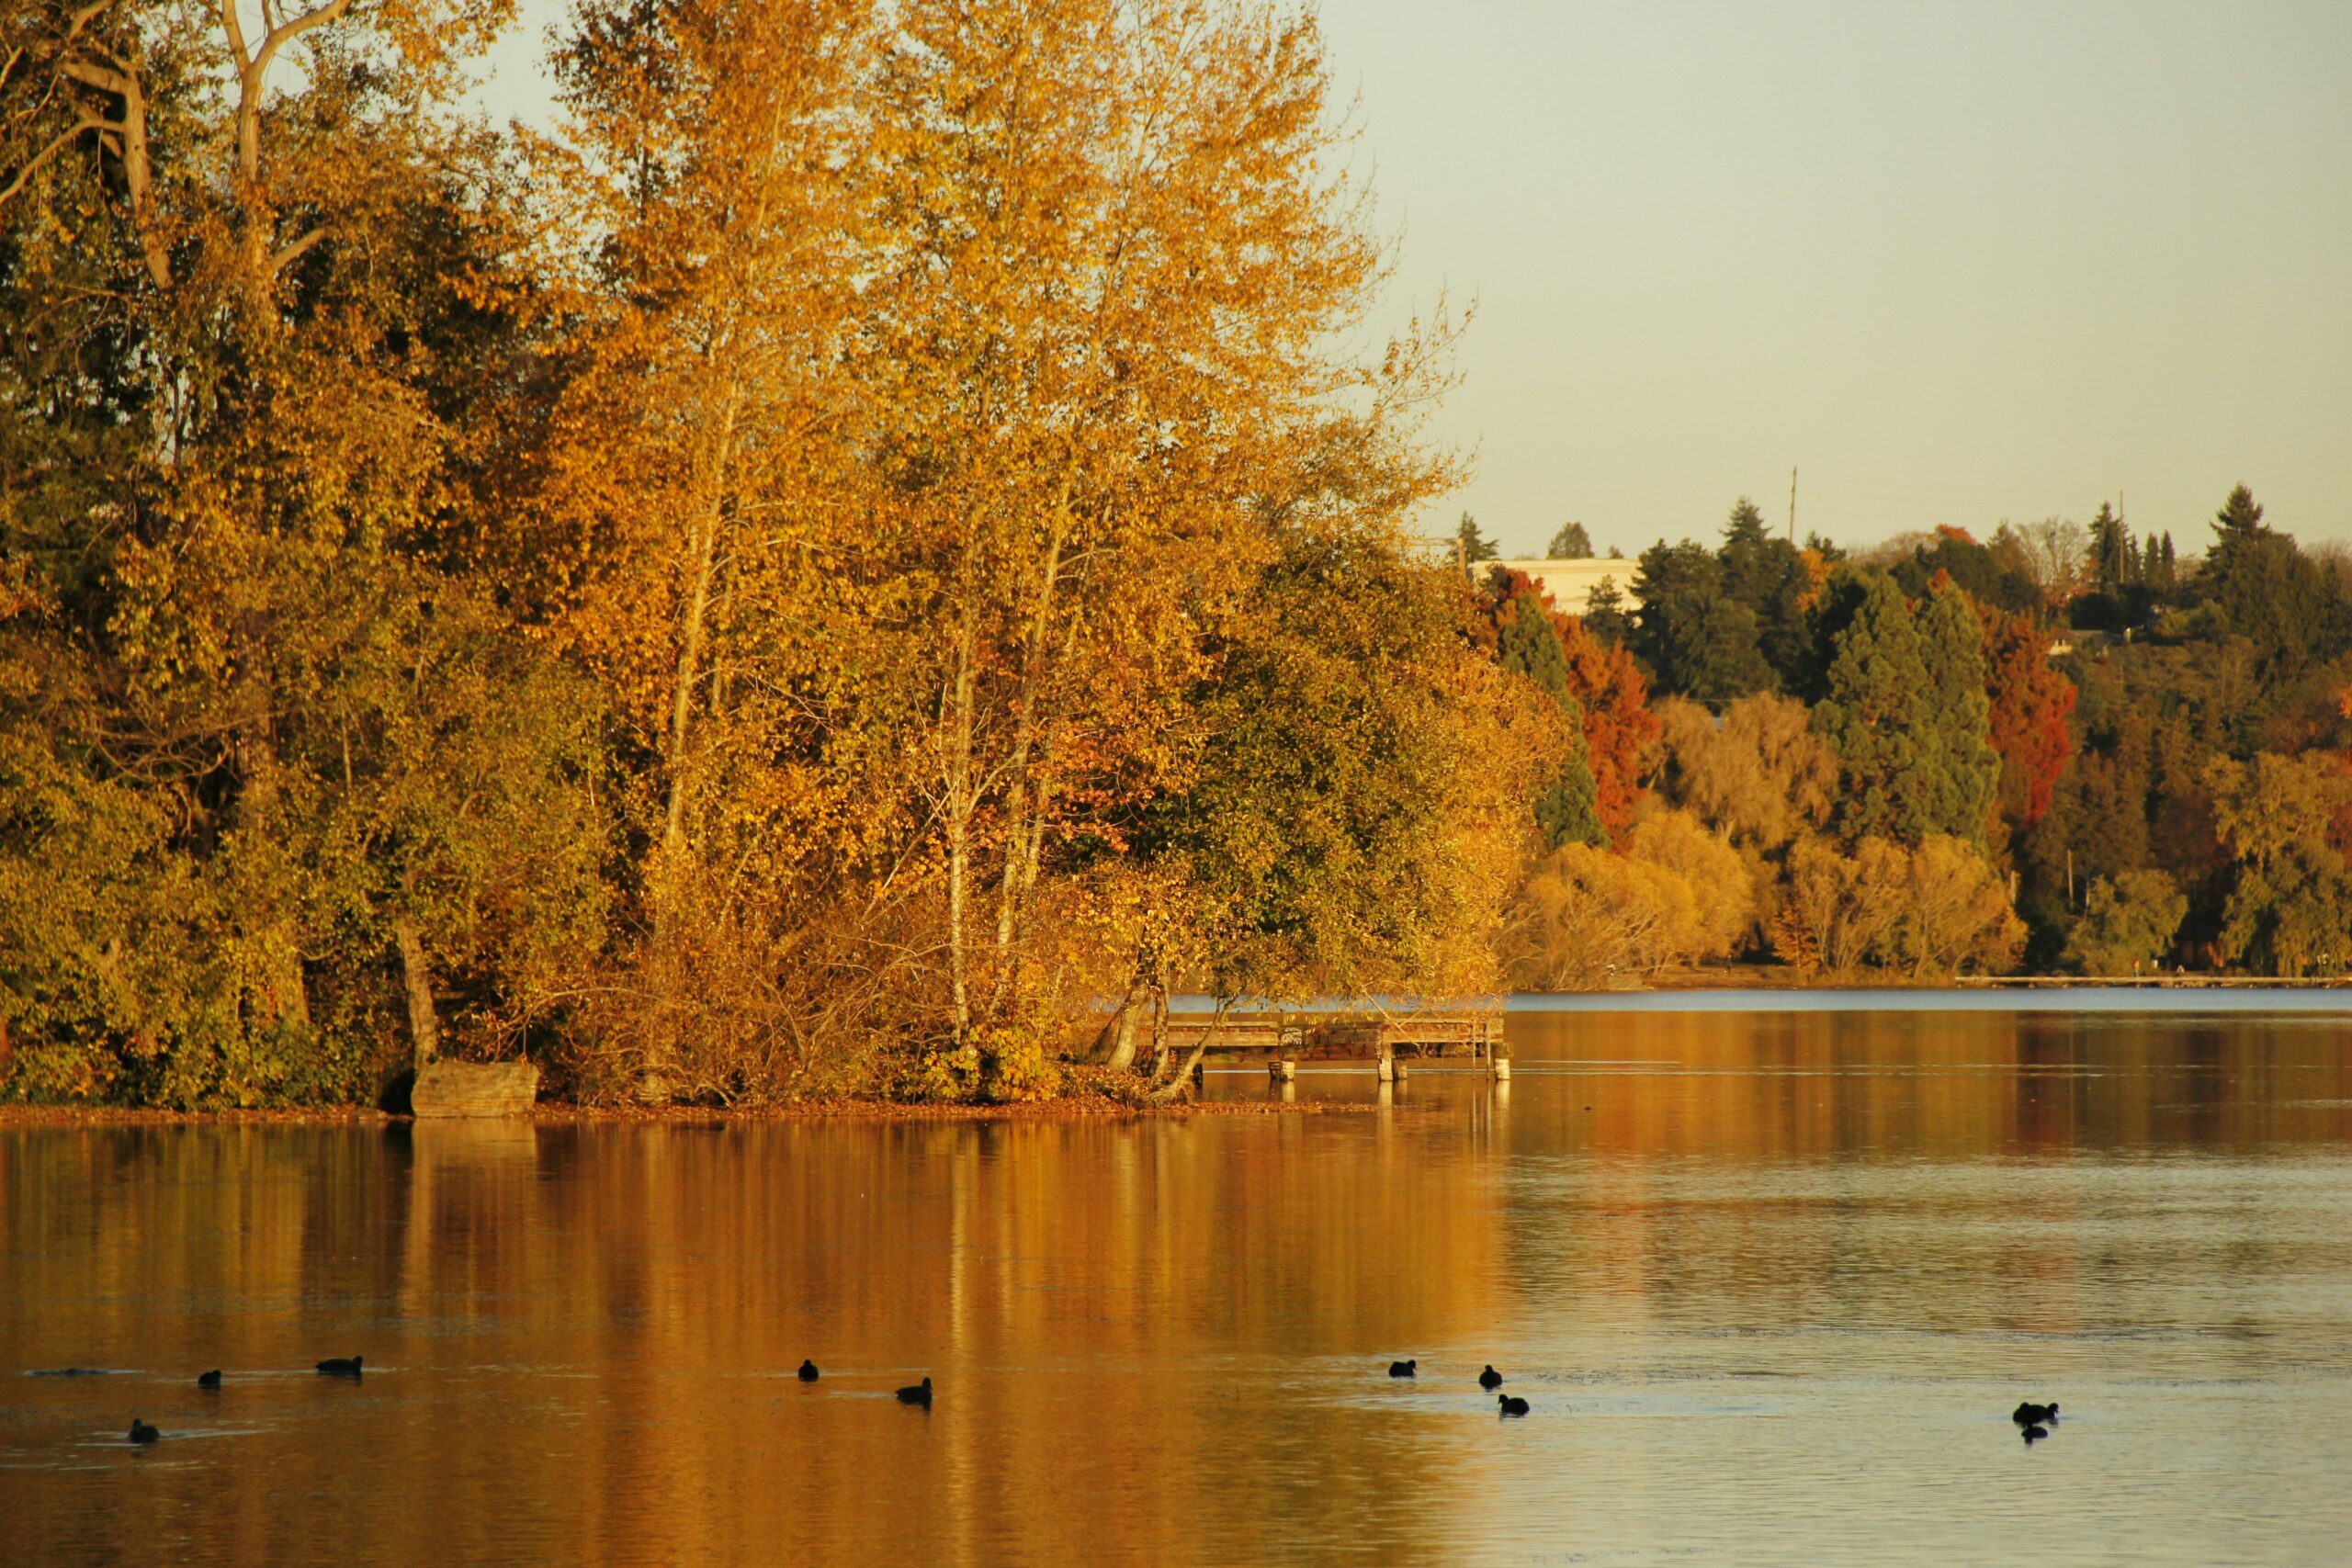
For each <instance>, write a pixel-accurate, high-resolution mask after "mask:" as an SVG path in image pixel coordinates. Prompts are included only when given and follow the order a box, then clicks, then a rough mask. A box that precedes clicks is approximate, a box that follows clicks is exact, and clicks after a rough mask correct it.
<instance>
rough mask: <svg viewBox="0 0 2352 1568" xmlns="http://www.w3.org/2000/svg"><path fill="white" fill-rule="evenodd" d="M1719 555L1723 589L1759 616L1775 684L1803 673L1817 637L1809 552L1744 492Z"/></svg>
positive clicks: (1761, 649)
mask: <svg viewBox="0 0 2352 1568" xmlns="http://www.w3.org/2000/svg"><path fill="white" fill-rule="evenodd" d="M1715 559H1716V562H1717V563H1718V564H1719V565H1720V566H1721V567H1722V569H1723V584H1724V592H1725V593H1727V594H1729V595H1730V596H1731V597H1732V598H1733V599H1734V600H1736V601H1737V602H1738V603H1739V604H1744V605H1746V606H1747V609H1748V611H1749V613H1750V614H1752V615H1755V617H1756V628H1757V638H1756V645H1757V651H1758V653H1760V654H1761V655H1762V656H1763V658H1764V662H1765V663H1766V664H1767V665H1769V666H1770V668H1771V671H1772V674H1773V677H1774V682H1775V686H1776V688H1784V687H1786V686H1787V685H1789V684H1790V683H1791V682H1794V681H1795V680H1797V679H1799V678H1800V677H1801V673H1802V671H1803V669H1804V660H1805V655H1806V652H1807V650H1808V649H1809V648H1810V646H1811V642H1812V637H1811V632H1810V629H1809V628H1808V627H1807V626H1806V625H1805V617H1804V601H1805V597H1806V595H1807V594H1808V593H1809V592H1811V590H1812V587H1813V578H1812V574H1810V573H1809V572H1807V571H1806V570H1805V567H1804V557H1803V556H1802V555H1800V554H1798V552H1797V547H1795V546H1794V545H1792V544H1791V543H1789V542H1788V541H1787V540H1786V539H1781V538H1776V537H1774V536H1772V534H1771V533H1770V531H1769V530H1767V529H1766V527H1765V525H1764V513H1762V512H1761V511H1759V510H1758V508H1757V505H1756V503H1755V502H1752V501H1750V500H1748V499H1747V497H1746V496H1744V495H1743V496H1741V497H1740V498H1739V500H1738V501H1737V502H1735V503H1734V504H1733V506H1732V509H1731V518H1730V521H1729V522H1727V523H1726V524H1725V525H1724V542H1723V547H1721V548H1720V549H1718V550H1717V551H1716V552H1715Z"/></svg>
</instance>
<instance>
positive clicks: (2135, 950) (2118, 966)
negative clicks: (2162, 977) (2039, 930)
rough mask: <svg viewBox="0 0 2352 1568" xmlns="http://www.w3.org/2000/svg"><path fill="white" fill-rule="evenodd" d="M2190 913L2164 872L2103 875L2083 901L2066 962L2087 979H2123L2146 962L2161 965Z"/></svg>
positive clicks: (2092, 885) (2175, 887)
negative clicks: (2087, 977)
mask: <svg viewBox="0 0 2352 1568" xmlns="http://www.w3.org/2000/svg"><path fill="white" fill-rule="evenodd" d="M2187 914H2188V899H2187V898H2186V897H2182V895H2181V892H2180V890H2179V888H2178V887H2177V886H2175V885H2174V883H2173V879H2172V878H2171V877H2169V876H2166V875H2165V874H2164V873H2163V872H2161V871H2154V870H2147V869H2140V870H2133V871H2126V872H2120V873H2118V874H2116V875H2114V876H2112V877H2106V876H2102V877H2100V878H2099V879H2098V881H2096V882H2094V883H2092V884H2091V886H2090V891H2089V893H2088V895H2087V896H2086V897H2085V898H2084V900H2083V914H2082V919H2079V920H2077V921H2076V922H2075V929H2074V931H2073V933H2072V934H2071V936H2070V938H2069V940H2068V942H2067V944H2066V958H2067V961H2068V962H2070V963H2072V964H2075V965H2076V966H2078V967H2079V968H2080V969H2081V971H2082V972H2083V973H2084V974H2086V975H2124V974H2129V973H2131V972H2133V971H2135V970H2137V969H2138V967H2139V966H2140V964H2142V963H2143V962H2147V961H2154V962H2156V963H2158V964H2161V963H2162V962H2163V960H2164V956H2165V953H2166V952H2167V951H2169V950H2170V949H2171V947H2172V942H2173V936H2174V934H2175V933H2176V932H2177V931H2179V930H2180V922H2181V919H2182V918H2183V917H2184V916H2186V915H2187Z"/></svg>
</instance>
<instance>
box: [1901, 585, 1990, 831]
mask: <svg viewBox="0 0 2352 1568" xmlns="http://www.w3.org/2000/svg"><path fill="white" fill-rule="evenodd" d="M1916 618H1917V624H1918V630H1919V657H1920V659H1921V660H1923V661H1924V662H1925V663H1926V664H1927V667H1928V682H1929V684H1928V711H1927V715H1926V720H1925V723H1926V729H1925V732H1924V734H1923V735H1922V737H1921V739H1922V741H1923V743H1924V744H1923V746H1922V751H1923V753H1924V773H1925V776H1924V778H1923V780H1922V784H1923V786H1924V787H1923V790H1922V795H1923V796H1924V809H1925V813H1926V815H1925V821H1926V824H1927V829H1926V830H1927V831H1928V832H1930V833H1946V834H1950V835H1951V836H1952V837H1954V838H1960V839H1966V840H1970V841H1971V842H1973V843H1974V844H1976V845H1977V846H1979V847H1980V848H1981V847H1983V845H1984V843H1985V830H1986V829H1987V828H1988V827H1990V826H1991V824H1992V820H1993V806H1994V801H1995V798H1996V795H1998V794H1999V791H2000V785H2001V758H2000V754H1999V753H1998V752H1996V751H1995V750H1994V749H1993V740H1992V725H1991V714H1992V703H1991V699H1990V697H1989V695H1988V694H1987V693H1986V690H1985V687H1986V672H1985V626H1984V623H1983V622H1982V621H1981V620H1979V619H1978V618H1977V615H1976V611H1975V610H1974V608H1973V607H1972V606H1971V605H1970V604H1969V603H1968V598H1967V596H1966V595H1965V594H1963V593H1962V592H1961V591H1960V590H1959V589H1957V588H1953V587H1949V586H1947V587H1942V588H1938V589H1935V590H1933V591H1932V592H1929V593H1928V597H1927V600H1926V602H1925V603H1924V604H1921V605H1920V606H1919V609H1918V612H1917V617H1916Z"/></svg>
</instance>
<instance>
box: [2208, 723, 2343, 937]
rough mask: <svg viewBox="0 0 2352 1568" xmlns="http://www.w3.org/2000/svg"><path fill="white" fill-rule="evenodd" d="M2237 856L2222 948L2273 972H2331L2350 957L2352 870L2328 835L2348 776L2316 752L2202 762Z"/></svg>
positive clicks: (2225, 837) (2225, 832)
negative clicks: (2344, 777) (2303, 755)
mask: <svg viewBox="0 0 2352 1568" xmlns="http://www.w3.org/2000/svg"><path fill="white" fill-rule="evenodd" d="M2206 779H2207V782H2208V784H2210V786H2211V789H2212V792H2213V812H2214V817H2215V818H2216V820H2217V821H2218V823H2219V825H2220V828H2221V830H2222V838H2223V840H2224V842H2226V843H2227V844H2228V846H2229V849H2230V852H2231V853H2232V855H2233V857H2234V858H2235V861H2236V879H2235V884H2234V886H2233V888H2232V890H2231V893H2230V897H2229V904H2228V907H2227V908H2226V909H2225V911H2224V913H2223V920H2222V933H2221V946H2222V952H2223V953H2224V954H2226V955H2227V956H2228V957H2229V958H2230V959H2232V960H2233V961H2234V962H2240V963H2245V964H2248V965H2250V966H2252V967H2253V968H2255V969H2256V970H2257V971H2258V972H2260V973H2262V974H2267V975H2278V976H2301V975H2310V974H2313V973H2318V972H2323V971H2324V972H2334V971H2335V970H2336V969H2337V968H2339V967H2340V966H2342V965H2343V964H2345V963H2346V960H2347V959H2352V870H2347V869H2346V865H2345V863H2344V857H2343V856H2342V855H2340V854H2339V853H2337V852H2336V851H2335V848H2334V847H2333V846H2332V845H2330V844H2329V843H2328V841H2327V835H2328V828H2329V823H2330V820H2331V818H2333V816H2334V814H2335V808H2336V807H2337V805H2338V804H2339V803H2340V802H2341V801H2342V800H2343V798H2344V795H2345V784H2344V781H2343V780H2342V779H2341V778H2340V777H2338V776H2336V775H2335V774H2334V773H2332V772H2331V771H2330V770H2329V769H2328V768H2327V767H2326V766H2325V764H2324V762H2323V761H2319V760H2316V759H2303V758H2294V757H2282V756H2278V755H2274V754H2270V753H2264V754H2262V755H2259V756H2257V757H2256V758H2255V759H2254V760H2253V761H2251V762H2238V761H2233V760H2231V759H2229V758H2226V757H2216V758H2214V759H2213V760H2212V761H2211V762H2209V763H2208V764H2207V767H2206Z"/></svg>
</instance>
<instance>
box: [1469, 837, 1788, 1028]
mask: <svg viewBox="0 0 2352 1568" xmlns="http://www.w3.org/2000/svg"><path fill="white" fill-rule="evenodd" d="M1753 897H1754V887H1753V886H1752V884H1751V882H1750V879H1749V875H1748V872H1747V866H1746V865H1745V864H1744V863H1743V862H1742V861H1741V859H1740V856H1739V854H1738V852H1736V851H1735V850H1734V849H1733V848H1732V847H1731V846H1730V845H1729V844H1728V843H1726V842H1725V841H1724V839H1723V838H1722V836H1721V835H1720V834H1718V833H1716V832H1714V831H1713V830H1712V829H1709V828H1707V827H1706V826H1705V825H1704V824H1703V823H1702V822H1700V821H1699V820H1698V819H1697V818H1695V817H1692V816H1691V814H1690V813H1688V812H1682V811H1670V810H1669V811H1663V812H1658V813H1656V814H1654V815H1652V816H1650V817H1647V818H1644V819H1643V820H1642V821H1641V822H1640V823H1638V824H1636V825H1635V827H1634V830H1633V832H1632V833H1631V834H1630V835H1629V837H1628V840H1627V843H1626V846H1625V849H1624V852H1623V853H1617V852H1610V851H1606V850H1601V849H1599V848H1596V847H1594V846H1591V845H1587V844H1568V845H1565V846H1563V847H1562V848H1560V849H1558V850H1556V851H1555V852H1553V853H1552V854H1551V855H1550V856H1548V857H1547V858H1546V859H1544V861H1543V862H1541V863H1539V864H1538V865H1537V866H1536V868H1535V870H1534V872H1533V873H1532V874H1531V875H1530V877H1529V878H1528V881H1527V885H1526V886H1525V887H1524V888H1523V889H1522V890H1521V894H1520V897H1519V900H1518V902H1517V904H1516V906H1515V907H1514V909H1513V911H1512V917H1511V922H1510V929H1509V931H1508V933H1507V935H1506V938H1505V941H1506V943H1507V951H1508V952H1509V953H1510V964H1511V973H1512V975H1513V976H1514V978H1515V979H1516V981H1517V982H1518V983H1519V984H1521V985H1523V986H1527V987H1532V988H1534V989H1539V990H1582V989H1589V988H1592V987H1601V986H1606V985H1608V984H1610V983H1611V982H1612V981H1614V980H1620V979H1631V978H1634V977H1636V976H1641V975H1645V974H1655V973H1657V971H1659V970H1661V969H1663V968H1666V967H1668V966H1669V965H1672V964H1691V963H1702V962H1706V961H1708V960H1712V959H1722V958H1726V957H1730V956H1732V955H1733V954H1734V953H1736V952H1738V951H1739V949H1740V948H1741V947H1742V946H1743V945H1744V944H1745V942H1746V940H1747V931H1748V929H1749V926H1750V924H1751V920H1752V916H1753V911H1754V905H1753V902H1752V899H1753Z"/></svg>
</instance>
